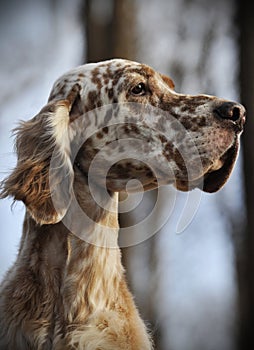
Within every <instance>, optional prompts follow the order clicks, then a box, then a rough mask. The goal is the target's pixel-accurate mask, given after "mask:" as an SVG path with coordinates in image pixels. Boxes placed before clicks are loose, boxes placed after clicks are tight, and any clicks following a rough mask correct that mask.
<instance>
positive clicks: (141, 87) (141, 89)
mask: <svg viewBox="0 0 254 350" xmlns="http://www.w3.org/2000/svg"><path fill="white" fill-rule="evenodd" d="M131 93H132V94H133V95H135V96H143V95H145V94H146V86H145V84H144V83H139V84H138V85H136V86H134V88H133V89H132V90H131Z"/></svg>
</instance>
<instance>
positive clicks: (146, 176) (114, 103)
mask: <svg viewBox="0 0 254 350" xmlns="http://www.w3.org/2000/svg"><path fill="white" fill-rule="evenodd" d="M244 122H245V109H244V107H243V106H242V105H240V104H238V103H235V102H231V101H226V100H223V99H220V98H217V97H215V96H209V95H196V96H191V95H184V94H179V93H177V92H175V90H174V83H173V81H172V80H171V79H170V78H169V77H167V76H165V75H163V74H160V73H158V72H156V71H154V70H153V69H152V68H150V67H148V66H147V65H144V64H140V63H137V62H132V61H128V60H123V59H112V60H109V61H104V62H99V63H90V64H86V65H83V66H80V67H78V68H76V69H73V70H71V71H70V72H68V73H66V74H65V75H63V76H62V77H61V78H60V79H58V80H57V81H56V83H55V84H54V86H53V89H52V91H51V93H50V96H49V100H48V103H47V104H46V106H45V107H43V108H42V110H41V111H40V112H39V114H38V115H36V116H35V117H34V118H32V119H31V120H29V121H25V122H21V124H20V125H19V126H18V128H16V130H15V132H16V150H17V156H18V159H17V165H16V167H15V168H14V170H13V171H12V173H11V174H10V175H9V176H8V177H7V178H6V179H5V180H3V182H2V184H1V197H2V198H4V197H7V196H11V197H13V198H14V200H15V201H17V200H20V201H23V203H24V204H25V206H26V214H25V219H24V226H23V234H22V238H21V243H20V248H19V252H18V256H17V260H16V262H15V263H14V265H13V266H12V268H11V269H10V270H9V271H8V272H7V274H6V276H5V278H4V280H3V282H2V285H1V296H0V349H5V350H25V349H27V350H28V349H40V350H47V349H54V350H64V349H86V350H95V349H97V350H99V349H100V350H102V349H103V350H113V349H123V350H137V349H138V350H147V349H152V348H153V344H152V340H151V336H150V334H149V331H148V330H147V328H146V325H145V324H144V322H143V321H142V319H141V317H140V315H139V312H138V310H137V307H136V305H135V303H134V301H133V297H132V295H131V293H130V292H129V290H128V287H127V284H126V281H125V275H124V269H123V267H122V264H121V254H120V249H119V247H118V243H117V237H118V228H119V226H118V218H117V214H118V193H119V192H124V191H126V186H128V185H129V186H128V188H129V190H130V191H132V192H136V191H138V190H140V189H139V188H137V186H136V185H135V181H134V182H133V181H132V180H134V179H137V180H138V181H139V183H141V184H142V187H143V190H144V191H146V190H150V189H154V188H157V187H158V186H161V185H167V184H173V185H174V186H175V187H176V188H177V189H179V190H182V191H189V190H192V189H193V188H200V189H201V190H203V191H205V192H211V193H212V192H215V191H217V190H219V189H220V188H221V187H222V186H223V185H224V183H225V182H226V181H227V179H228V177H229V175H230V173H231V171H232V168H233V166H234V163H235V161H236V158H237V154H238V149H239V137H240V134H241V132H242V130H243V125H244Z"/></svg>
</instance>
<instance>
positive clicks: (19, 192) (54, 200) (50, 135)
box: [1, 86, 80, 225]
mask: <svg viewBox="0 0 254 350" xmlns="http://www.w3.org/2000/svg"><path fill="white" fill-rule="evenodd" d="M79 99H80V96H79V89H77V87H76V86H75V87H74V88H73V89H72V90H71V92H70V93H69V95H68V96H67V98H66V99H63V100H56V101H51V102H49V103H48V104H47V105H46V106H45V107H44V108H43V109H42V110H41V111H40V113H39V114H38V115H36V116H35V117H34V118H33V119H31V120H29V121H26V122H22V123H21V124H20V125H19V126H18V127H17V128H16V129H15V134H16V151H17V155H18V160H17V165H16V167H15V169H14V170H13V172H12V173H11V174H10V176H9V177H7V178H6V179H5V180H4V181H3V182H2V183H1V197H2V198H4V197H7V196H12V197H13V198H14V200H21V201H23V202H24V204H25V205H26V207H27V209H28V211H29V212H30V214H31V216H32V217H33V218H34V220H35V221H36V222H37V223H38V224H40V225H43V224H54V223H57V222H59V221H60V220H61V219H62V218H63V216H64V215H65V213H66V211H67V209H68V206H69V204H70V201H71V198H72V184H73V177H74V174H73V165H72V161H71V150H70V137H69V134H70V133H69V124H70V119H71V118H72V116H73V115H74V116H75V114H76V108H77V104H78V102H79Z"/></svg>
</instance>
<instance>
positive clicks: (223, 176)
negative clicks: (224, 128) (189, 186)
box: [198, 139, 239, 193]
mask: <svg viewBox="0 0 254 350" xmlns="http://www.w3.org/2000/svg"><path fill="white" fill-rule="evenodd" d="M238 149H239V141H238V139H237V140H236V142H235V143H234V145H233V146H232V147H231V148H230V149H229V150H228V151H227V152H226V153H225V154H224V155H223V156H222V157H221V158H220V159H219V160H218V161H217V162H216V163H215V164H214V165H213V166H212V167H211V168H210V169H209V171H208V172H207V173H206V174H205V175H204V179H203V183H202V184H201V185H200V186H198V187H199V188H200V189H201V190H203V191H204V192H209V193H213V192H216V191H218V190H219V189H220V188H221V187H222V186H223V185H224V184H225V183H226V182H227V180H228V178H229V176H230V174H231V172H232V170H233V167H234V164H235V161H236V158H237V155H238Z"/></svg>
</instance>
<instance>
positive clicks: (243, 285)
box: [238, 0, 254, 350]
mask: <svg viewBox="0 0 254 350" xmlns="http://www.w3.org/2000/svg"><path fill="white" fill-rule="evenodd" d="M238 7H239V22H240V52H241V56H240V61H241V63H240V64H241V68H240V78H241V97H242V102H243V104H244V105H245V106H246V109H247V123H246V127H245V131H244V134H243V157H244V177H245V199H246V209H247V220H246V226H245V235H244V237H243V244H242V246H241V251H240V257H239V260H238V277H239V308H240V312H239V327H240V334H239V346H238V348H239V350H248V349H254V332H253V327H254V144H253V135H254V118H253V116H254V102H253V101H254V93H253V92H254V50H253V45H254V21H253V11H254V3H253V2H252V1H249V0H238Z"/></svg>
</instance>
